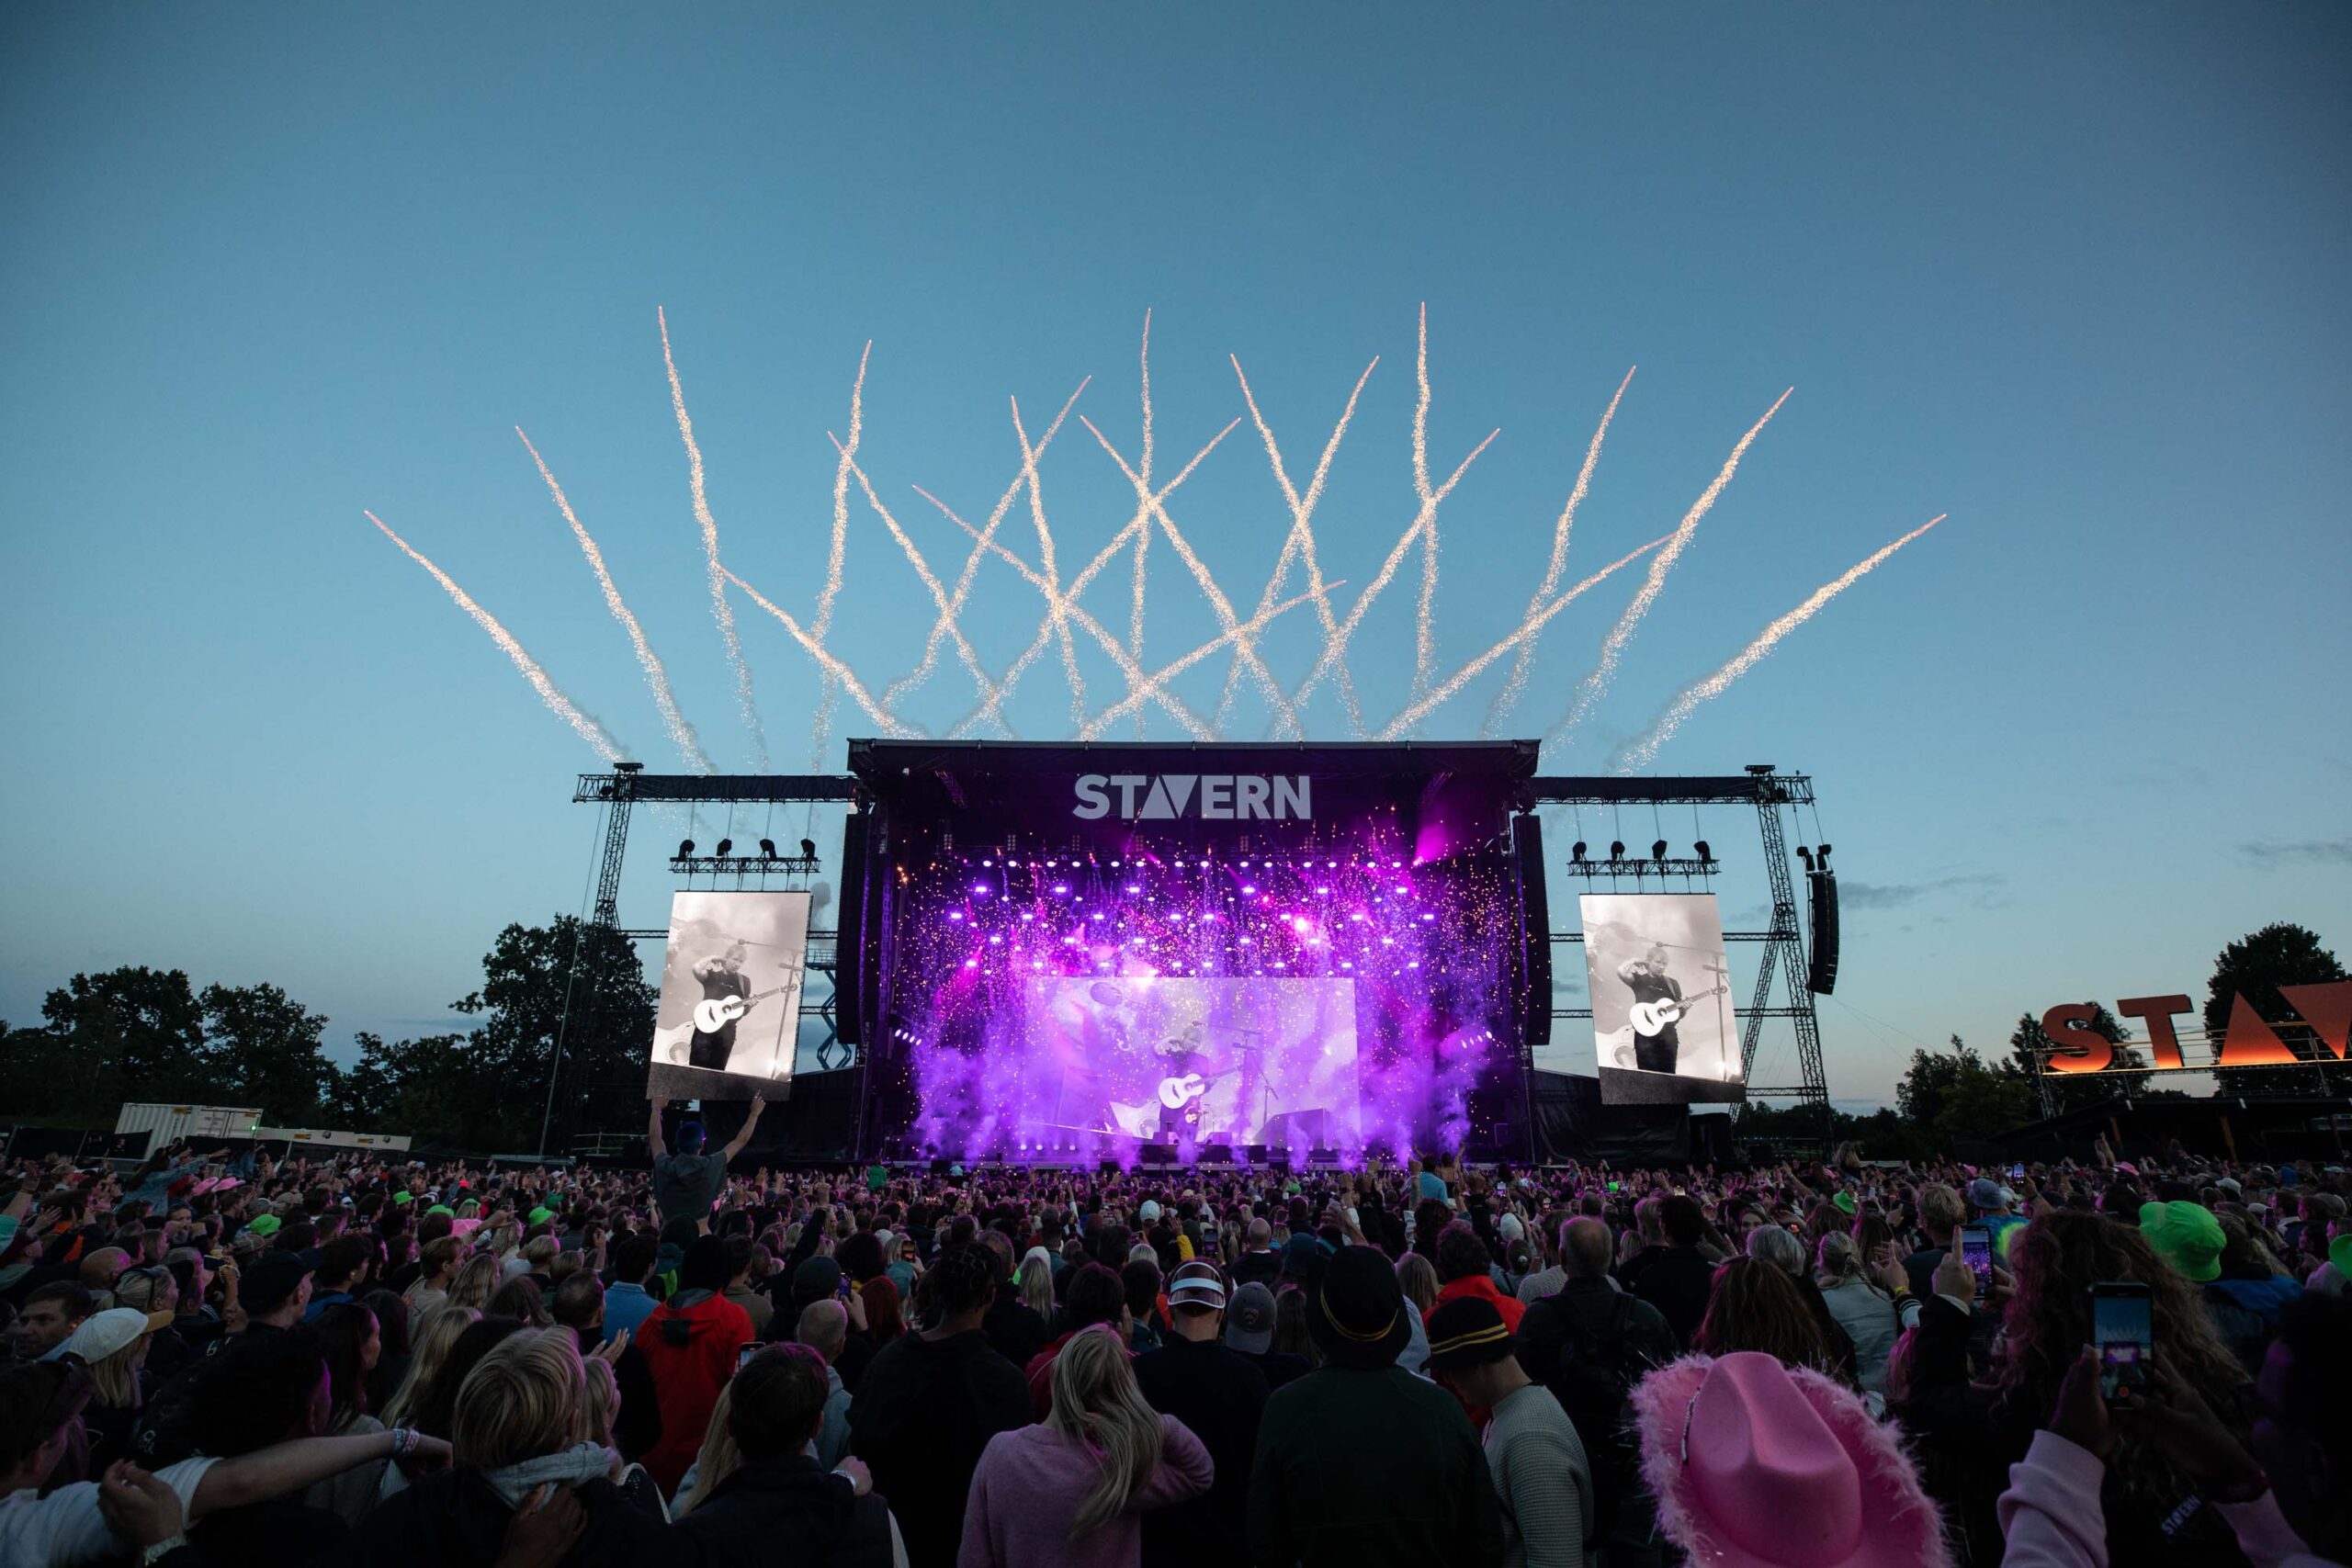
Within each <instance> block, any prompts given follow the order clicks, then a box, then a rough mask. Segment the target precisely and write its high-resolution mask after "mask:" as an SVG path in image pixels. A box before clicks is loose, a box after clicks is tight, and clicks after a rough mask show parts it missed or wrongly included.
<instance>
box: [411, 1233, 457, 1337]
mask: <svg viewBox="0 0 2352 1568" xmlns="http://www.w3.org/2000/svg"><path fill="white" fill-rule="evenodd" d="M464 1258H465V1248H464V1246H463V1244H461V1243H460V1242H459V1241H458V1238H457V1237H455V1236H451V1235H444V1236H436V1237H435V1238H434V1239H433V1240H431V1241H428V1242H426V1243H425V1244H424V1247H423V1248H422V1249H421V1250H420V1251H419V1253H418V1255H417V1261H418V1268H417V1274H416V1279H415V1280H414V1282H413V1283H412V1284H410V1286H409V1287H408V1289H407V1290H406V1292H403V1294H404V1296H405V1298H406V1300H407V1302H408V1304H409V1311H410V1312H411V1313H413V1314H415V1315H417V1316H420V1317H421V1316H423V1315H424V1314H426V1313H428V1312H431V1311H432V1310H433V1309H434V1308H435V1307H437V1306H441V1305H444V1304H446V1303H447V1302H448V1300H449V1287H450V1286H451V1285H452V1284H453V1283H455V1282H456V1280H457V1278H458V1265H459V1264H460V1263H461V1262H463V1261H464Z"/></svg>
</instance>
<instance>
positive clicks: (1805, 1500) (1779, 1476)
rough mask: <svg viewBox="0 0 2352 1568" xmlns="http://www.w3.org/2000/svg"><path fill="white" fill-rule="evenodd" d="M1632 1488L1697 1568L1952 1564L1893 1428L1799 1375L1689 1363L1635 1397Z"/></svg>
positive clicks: (1768, 1361) (1744, 1358) (1732, 1359)
mask: <svg viewBox="0 0 2352 1568" xmlns="http://www.w3.org/2000/svg"><path fill="white" fill-rule="evenodd" d="M1633 1404H1634V1417H1635V1421H1636V1423H1637V1425H1638V1427H1639V1430H1640V1432H1641V1438H1642V1479H1643V1480H1644V1481H1645V1483H1648V1485H1649V1489H1650V1493H1651V1495H1653V1496H1655V1497H1656V1498H1657V1513H1658V1523H1659V1525H1660V1527H1661V1528H1663V1529H1665V1531H1666V1534H1667V1536H1668V1539H1669V1540H1672V1541H1673V1542H1674V1543H1675V1544H1676V1545H1678V1546H1679V1547H1681V1548H1682V1549H1683V1550H1684V1551H1687V1552H1689V1553H1690V1554H1691V1561H1692V1562H1694V1563H1702V1564H1705V1565H1706V1568H1950V1564H1951V1551H1950V1550H1949V1548H1948V1547H1947V1546H1946V1545H1945V1542H1944V1536H1943V1520H1942V1518H1941V1517H1939V1515H1938V1514H1937V1512H1936V1506H1935V1504H1934V1503H1933V1502H1932V1501H1930V1500H1929V1499H1928V1495H1927V1493H1925V1492H1924V1491H1922V1490H1920V1487H1919V1478H1918V1476H1917V1473H1916V1472H1914V1471H1913V1469H1912V1466H1911V1461H1910V1459H1909V1457H1908V1456H1907V1455H1905V1453H1904V1451H1903V1446H1902V1444H1901V1442H1900V1441H1899V1440H1898V1439H1897V1438H1896V1436H1895V1432H1894V1427H1891V1426H1888V1425H1885V1424H1883V1423H1881V1422H1878V1421H1874V1420H1872V1419H1871V1415H1870V1412H1869V1411H1868V1410H1867V1409H1865V1408H1864V1407H1863V1404H1862V1402H1861V1400H1860V1397H1859V1396H1858V1395H1856V1394H1854V1393H1849V1392H1848V1391H1847V1390H1846V1389H1844V1388H1842V1387H1840V1386H1839V1385H1838V1384H1837V1383H1836V1382H1832V1381H1830V1380H1829V1379H1828V1378H1826V1377H1824V1376H1822V1375H1821V1374H1820V1373H1819V1372H1816V1371H1812V1370H1810V1369H1809V1368H1802V1367H1800V1368H1796V1369H1793V1370H1792V1369H1791V1368H1788V1367H1784V1366H1782V1365H1781V1363H1780V1362H1779V1361H1778V1360H1776V1359H1773V1358H1772V1357H1770V1356H1767V1355H1762V1354H1759V1353H1758V1352H1757V1351H1753V1350H1739V1351H1735V1352H1733V1353H1732V1354H1730V1355H1727V1356H1724V1357H1721V1358H1719V1359H1710V1358H1708V1357H1705V1356H1688V1357H1685V1358H1684V1359H1681V1360H1679V1361H1676V1362H1674V1363H1673V1364H1672V1365H1670V1366H1667V1367H1663V1368H1660V1369H1659V1370H1658V1371H1655V1372H1653V1373H1651V1374H1650V1375H1649V1377H1648V1378H1646V1379H1645V1380H1644V1381H1643V1382H1642V1384H1641V1386H1640V1387H1638V1388H1636V1389H1635V1390H1634V1396H1633Z"/></svg>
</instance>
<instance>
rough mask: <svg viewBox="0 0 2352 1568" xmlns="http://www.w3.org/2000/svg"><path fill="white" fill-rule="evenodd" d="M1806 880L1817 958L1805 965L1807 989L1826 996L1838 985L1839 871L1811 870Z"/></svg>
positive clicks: (1814, 954) (1814, 953)
mask: <svg viewBox="0 0 2352 1568" xmlns="http://www.w3.org/2000/svg"><path fill="white" fill-rule="evenodd" d="M1805 882H1806V884H1807V888H1806V891H1807V893H1808V894H1809V896H1810V897H1809V899H1808V901H1809V902H1810V903H1811V905H1812V907H1813V942H1812V943H1811V946H1812V949H1813V961H1812V963H1811V964H1808V965H1806V968H1805V976H1804V984H1805V989H1807V990H1809V991H1812V992H1814V993H1815V995H1817V996H1824V997H1826V996H1827V995H1828V994H1829V993H1830V992H1832V991H1834V990H1836V989H1837V988H1838V874H1837V873H1836V872H1834V871H1814V872H1807V873H1806V874H1805Z"/></svg>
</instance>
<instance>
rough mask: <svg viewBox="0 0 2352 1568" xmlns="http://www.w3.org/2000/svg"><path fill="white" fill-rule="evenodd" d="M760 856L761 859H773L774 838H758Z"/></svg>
mask: <svg viewBox="0 0 2352 1568" xmlns="http://www.w3.org/2000/svg"><path fill="white" fill-rule="evenodd" d="M760 858H761V859H762V860H774V859H775V840H774V839H762V840H760Z"/></svg>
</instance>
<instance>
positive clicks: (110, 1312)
mask: <svg viewBox="0 0 2352 1568" xmlns="http://www.w3.org/2000/svg"><path fill="white" fill-rule="evenodd" d="M171 1323H172V1314H170V1313H167V1312H141V1311H140V1310H139V1309H138V1308H136V1307H108V1308H107V1310H106V1311H104V1312H94V1313H92V1314H90V1315H89V1316H87V1317H85V1318H84V1319H83V1320H82V1325H81V1326H80V1327H79V1328H76V1329H75V1330H74V1332H73V1333H72V1334H71V1335H70V1336H68V1337H67V1338H66V1341H65V1343H64V1344H63V1345H62V1346H60V1347H59V1353H60V1354H62V1355H73V1356H79V1357H81V1358H82V1359H84V1360H85V1361H87V1362H90V1363H91V1364H93V1365H96V1363H97V1362H100V1361H103V1360H105V1359H107V1357H108V1356H111V1355H113V1354H114V1353H115V1352H116V1351H118V1350H120V1349H122V1348H125V1347H126V1346H130V1345H132V1344H135V1343H137V1342H138V1340H139V1337H140V1336H141V1335H145V1334H153V1333H154V1332H155V1330H157V1329H159V1328H168V1327H170V1326H171Z"/></svg>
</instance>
